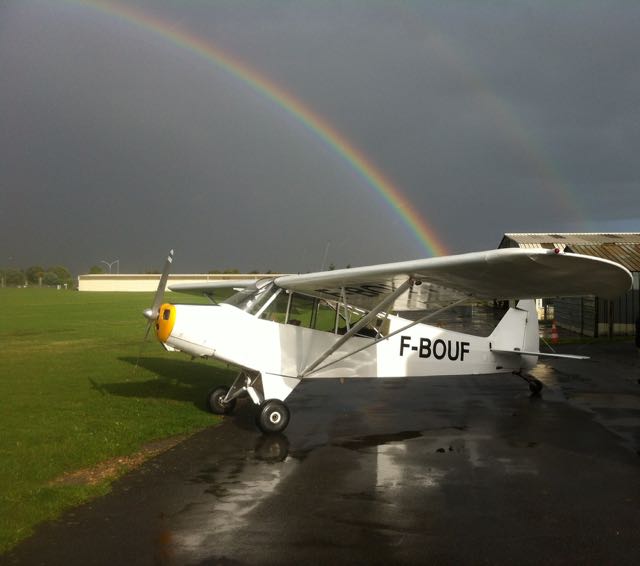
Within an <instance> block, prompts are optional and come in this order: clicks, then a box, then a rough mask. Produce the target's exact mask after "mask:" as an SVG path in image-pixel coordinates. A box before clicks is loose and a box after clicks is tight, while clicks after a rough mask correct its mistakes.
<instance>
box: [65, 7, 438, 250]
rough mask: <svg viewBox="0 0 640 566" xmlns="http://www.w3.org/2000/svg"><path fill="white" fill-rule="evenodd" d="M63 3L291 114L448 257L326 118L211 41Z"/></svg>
mask: <svg viewBox="0 0 640 566" xmlns="http://www.w3.org/2000/svg"><path fill="white" fill-rule="evenodd" d="M65 2H66V3H69V4H77V5H80V6H83V7H87V8H92V9H94V10H97V11H99V12H101V13H103V14H106V15H109V16H111V17H114V18H118V19H120V20H122V21H124V22H126V23H128V24H130V25H134V26H137V27H138V28H142V29H145V30H147V31H149V32H151V33H155V34H159V35H161V36H162V37H163V38H165V39H166V40H168V41H170V42H171V43H173V44H174V45H176V46H177V47H179V48H181V49H186V50H188V51H191V52H192V53H194V54H196V55H198V56H200V57H202V58H204V59H206V60H208V61H209V62H211V63H212V64H214V65H216V66H218V67H220V68H222V69H224V70H225V71H226V72H228V73H229V74H231V75H232V76H234V77H236V78H237V79H238V80H240V81H242V82H243V83H245V84H247V85H249V86H250V87H251V88H252V89H253V90H254V91H256V92H258V93H259V94H261V95H262V96H264V97H266V98H268V99H269V100H270V101H271V102H273V103H274V104H275V105H277V106H278V107H280V108H281V109H283V110H284V111H285V112H287V113H289V114H290V115H292V116H293V117H294V118H295V119H296V120H297V121H298V122H299V123H301V124H302V125H304V126H305V127H306V128H307V129H308V130H310V131H311V132H312V133H313V134H314V135H316V136H317V137H318V138H319V139H321V140H322V141H323V143H325V144H326V145H328V146H329V147H330V148H332V150H333V151H335V152H336V153H337V154H338V155H339V156H340V157H341V158H342V159H343V160H344V161H346V162H347V163H348V164H349V166H350V167H351V168H352V169H354V170H355V171H357V173H358V174H359V175H360V176H361V177H362V178H363V179H364V180H365V181H366V182H367V184H368V185H369V186H370V187H372V188H373V189H375V191H376V192H377V193H378V194H379V195H380V196H381V197H382V198H383V199H384V200H385V201H386V202H387V204H388V205H389V206H390V207H391V209H392V210H393V211H394V212H395V213H396V214H398V215H399V216H400V217H401V218H402V220H403V222H404V223H405V225H406V226H407V227H408V229H409V230H410V231H411V233H412V234H413V236H414V237H415V238H416V239H417V241H418V242H419V243H420V244H421V245H422V246H423V247H424V249H425V251H426V252H427V253H428V254H429V255H446V254H447V253H448V251H447V248H446V246H445V245H444V243H443V242H442V240H441V238H440V237H439V236H438V234H436V232H435V230H434V229H433V228H432V227H431V226H429V224H428V223H427V222H426V221H425V220H424V218H422V217H421V216H420V215H419V214H418V213H417V212H416V210H415V208H414V207H413V206H412V204H411V203H410V201H409V200H408V199H407V197H406V196H405V195H404V194H403V193H402V192H401V191H400V189H398V188H397V187H396V186H395V185H394V184H393V183H392V182H391V180H390V179H389V178H388V177H387V176H386V175H384V173H382V171H380V169H379V168H378V167H377V166H376V165H375V164H374V163H373V162H372V161H371V160H370V159H369V158H368V157H367V156H366V155H365V154H364V153H363V152H362V151H360V150H359V149H358V148H357V147H355V146H354V145H353V143H351V142H350V141H349V140H348V139H347V138H346V137H345V136H344V135H343V134H342V133H341V132H339V131H338V130H337V129H336V128H335V127H334V126H333V125H331V124H330V123H329V122H328V121H327V120H326V119H324V118H322V117H321V116H319V115H318V114H317V113H315V112H314V111H312V110H311V109H310V108H309V107H308V106H307V105H305V104H304V103H303V102H302V101H301V100H299V99H298V98H296V97H295V96H293V95H292V94H291V93H289V92H287V91H286V90H284V89H283V88H282V87H280V86H279V85H277V84H275V83H274V82H273V81H271V80H270V79H269V78H267V77H265V76H264V75H263V74H261V73H259V72H258V71H256V70H255V69H253V68H252V67H250V66H249V65H247V64H246V63H245V62H243V61H241V60H240V59H238V58H237V57H234V56H232V55H230V54H229V53H227V52H224V51H222V50H221V49H220V48H218V47H217V46H216V45H215V44H214V43H213V42H212V41H210V40H209V39H206V40H205V39H203V38H200V37H198V36H196V35H194V34H193V33H192V32H191V31H187V30H185V29H183V28H181V27H179V26H176V25H175V24H173V23H170V22H167V21H165V20H162V19H160V18H158V17H157V16H154V15H152V14H149V13H147V12H143V11H141V10H139V9H137V8H133V7H131V6H124V5H122V4H119V3H115V2H104V1H101V0H65Z"/></svg>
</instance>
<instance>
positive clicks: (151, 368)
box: [0, 289, 235, 553]
mask: <svg viewBox="0 0 640 566" xmlns="http://www.w3.org/2000/svg"><path fill="white" fill-rule="evenodd" d="M168 299H169V300H171V294H169V296H168ZM179 299H180V300H183V302H184V296H180V297H179ZM187 299H188V300H187V301H186V302H189V299H190V297H187ZM174 300H175V298H174ZM196 301H197V298H196V299H194V301H193V302H196ZM151 302H152V294H151V293H149V294H146V293H79V292H75V291H56V290H52V289H0V375H1V377H0V398H1V400H2V401H1V403H2V410H1V411H0V431H1V432H0V553H1V552H4V551H6V550H7V549H9V548H11V547H12V546H13V545H15V544H16V543H17V542H19V541H20V540H21V539H23V538H25V537H26V536H28V535H29V534H30V533H31V532H32V531H33V527H34V526H35V525H36V524H37V523H39V522H41V521H43V520H46V519H51V518H53V517H56V516H58V515H59V514H60V513H61V512H62V511H63V510H64V509H66V508H68V507H69V506H72V505H75V504H77V503H79V502H81V501H83V500H86V499H87V498H91V497H95V496H97V495H100V494H103V493H106V492H107V491H108V490H109V481H110V480H113V479H114V477H115V476H117V475H118V474H119V473H122V472H123V471H124V470H125V469H126V468H127V465H128V464H127V461H125V460H122V459H120V460H118V459H117V458H118V457H122V456H126V455H131V454H134V453H137V452H138V451H140V450H141V449H142V448H143V447H144V446H145V445H147V444H148V443H150V442H151V441H154V440H156V439H160V438H166V437H171V436H173V435H181V434H188V433H190V432H193V431H195V430H198V429H201V428H203V427H206V426H210V425H212V424H215V423H216V422H218V420H217V418H216V417H214V416H213V415H211V414H209V413H208V412H206V411H205V407H204V399H205V396H206V392H207V391H208V390H209V389H210V388H211V387H212V385H214V384H217V383H230V381H231V380H232V379H233V377H234V375H235V373H234V372H233V371H232V370H229V369H227V368H226V366H223V365H222V364H216V363H215V362H199V361H191V360H190V359H189V358H187V357H186V356H184V355H181V354H169V353H166V352H165V351H164V350H163V349H162V348H161V346H160V345H159V344H158V343H157V342H156V341H155V340H150V342H149V343H148V344H147V346H146V348H145V350H144V353H143V355H142V357H141V358H140V363H139V366H138V367H137V368H136V367H135V364H136V359H137V356H138V352H139V349H140V344H141V341H142V338H143V336H144V331H145V325H146V321H145V319H144V318H143V317H142V314H141V313H142V310H143V309H144V308H148V307H149V306H150V305H151ZM107 461H108V462H111V465H109V466H106V467H104V466H103V468H104V469H105V470H106V471H103V473H101V474H98V475H96V474H94V475H93V480H94V481H89V480H88V478H89V475H88V474H81V475H79V476H69V475H68V474H69V473H70V472H73V471H77V470H83V469H87V468H91V469H93V470H95V469H96V466H98V465H99V464H100V463H104V462H107ZM129 465H130V463H129ZM65 474H67V475H66V476H65ZM61 478H63V479H64V478H66V479H67V480H70V481H60V479H61ZM96 478H97V479H96Z"/></svg>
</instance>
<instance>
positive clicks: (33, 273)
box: [24, 265, 44, 285]
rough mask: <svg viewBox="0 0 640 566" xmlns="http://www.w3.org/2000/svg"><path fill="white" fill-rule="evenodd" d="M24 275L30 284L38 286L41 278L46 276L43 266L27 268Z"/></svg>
mask: <svg viewBox="0 0 640 566" xmlns="http://www.w3.org/2000/svg"><path fill="white" fill-rule="evenodd" d="M24 274H25V276H26V277H27V281H28V282H29V283H33V284H35V285H37V284H38V283H39V282H40V278H41V277H42V276H43V275H44V267H42V266H41V265H32V266H31V267H27V269H26V270H25V272H24Z"/></svg>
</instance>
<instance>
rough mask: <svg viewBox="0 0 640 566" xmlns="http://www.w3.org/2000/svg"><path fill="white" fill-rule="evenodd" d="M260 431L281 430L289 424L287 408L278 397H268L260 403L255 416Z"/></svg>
mask: <svg viewBox="0 0 640 566" xmlns="http://www.w3.org/2000/svg"><path fill="white" fill-rule="evenodd" d="M256 422H257V425H258V427H259V428H260V430H261V431H262V432H265V433H269V432H282V431H283V430H284V429H285V428H287V425H288V424H289V409H288V408H287V406H286V405H285V404H284V403H283V402H282V401H279V400H278V399H269V400H267V401H265V402H264V403H262V405H260V411H259V412H258V416H257V418H256Z"/></svg>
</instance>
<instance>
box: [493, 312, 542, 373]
mask: <svg viewBox="0 0 640 566" xmlns="http://www.w3.org/2000/svg"><path fill="white" fill-rule="evenodd" d="M489 341H490V342H491V349H492V350H502V351H506V352H514V351H515V352H518V351H523V352H538V351H539V348H540V339H539V335H538V313H537V311H536V303H535V301H533V300H529V299H528V300H526V301H520V302H519V303H518V304H517V305H516V307H515V308H510V309H509V310H508V311H507V313H506V314H505V315H504V317H503V318H502V320H501V321H500V323H499V324H498V326H496V327H495V329H494V331H493V332H492V333H491V336H489ZM536 362H537V358H536V357H535V356H532V357H527V359H526V364H527V366H529V365H531V366H534V365H535V364H536Z"/></svg>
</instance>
